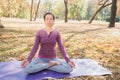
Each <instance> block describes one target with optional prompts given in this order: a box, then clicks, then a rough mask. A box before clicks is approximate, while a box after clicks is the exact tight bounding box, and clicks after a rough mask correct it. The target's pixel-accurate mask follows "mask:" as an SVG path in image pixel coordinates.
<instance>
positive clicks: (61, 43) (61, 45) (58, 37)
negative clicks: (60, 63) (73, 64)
mask: <svg viewBox="0 0 120 80" xmlns="http://www.w3.org/2000/svg"><path fill="white" fill-rule="evenodd" d="M57 43H58V46H59V49H60V52H61V54H62V56H63V57H64V59H65V60H66V62H67V63H68V62H69V61H70V59H69V56H68V55H67V54H66V51H65V49H64V46H63V42H62V39H61V35H60V33H59V32H58V34H57Z"/></svg>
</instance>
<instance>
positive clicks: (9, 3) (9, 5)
mask: <svg viewBox="0 0 120 80" xmlns="http://www.w3.org/2000/svg"><path fill="white" fill-rule="evenodd" d="M8 10H9V14H8V17H10V18H11V2H10V0H8Z"/></svg>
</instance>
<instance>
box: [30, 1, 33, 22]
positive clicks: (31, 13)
mask: <svg viewBox="0 0 120 80" xmlns="http://www.w3.org/2000/svg"><path fill="white" fill-rule="evenodd" d="M32 17H33V0H32V1H31V9H30V21H32Z"/></svg>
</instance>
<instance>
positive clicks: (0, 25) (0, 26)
mask: <svg viewBox="0 0 120 80" xmlns="http://www.w3.org/2000/svg"><path fill="white" fill-rule="evenodd" d="M0 28H4V26H3V25H2V23H1V19H0Z"/></svg>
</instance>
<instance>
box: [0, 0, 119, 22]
mask: <svg viewBox="0 0 120 80" xmlns="http://www.w3.org/2000/svg"><path fill="white" fill-rule="evenodd" d="M119 4H120V0H117V3H116V5H117V11H116V19H115V21H116V22H119V21H120V17H119V16H120V5H119ZM111 5H112V0H0V17H14V18H30V21H32V20H34V21H35V20H36V18H42V17H43V14H44V13H45V12H47V11H51V12H53V13H54V14H55V16H56V18H57V19H63V20H65V22H67V19H69V20H78V21H80V20H89V23H91V22H92V21H93V20H101V21H110V16H111Z"/></svg>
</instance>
